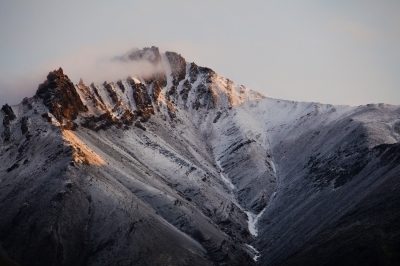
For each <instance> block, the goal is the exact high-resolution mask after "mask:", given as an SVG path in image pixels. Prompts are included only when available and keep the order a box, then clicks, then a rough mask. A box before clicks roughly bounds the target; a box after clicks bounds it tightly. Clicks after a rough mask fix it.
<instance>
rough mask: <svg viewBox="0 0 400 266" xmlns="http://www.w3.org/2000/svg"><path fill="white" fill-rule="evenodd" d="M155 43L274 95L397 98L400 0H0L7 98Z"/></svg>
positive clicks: (0, 58)
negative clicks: (59, 73) (57, 74)
mask: <svg viewBox="0 0 400 266" xmlns="http://www.w3.org/2000/svg"><path fill="white" fill-rule="evenodd" d="M151 45H155V46H158V47H159V48H160V49H161V50H164V51H165V50H172V51H176V52H178V53H181V54H182V55H183V56H184V57H185V58H186V59H187V60H188V61H195V62H196V63H197V64H199V65H203V66H208V67H211V68H213V69H214V70H215V71H216V72H218V73H219V74H221V75H223V76H225V77H228V78H230V79H232V80H233V81H235V82H236V83H238V84H244V85H246V86H248V87H250V88H252V89H255V90H258V91H260V92H262V93H263V94H265V95H266V96H270V97H275V98H283V99H289V100H299V101H317V102H323V103H333V104H350V105H359V104H366V103H379V102H385V103H392V104H400V1H398V0H393V1H389V0H376V1H370V0H359V1H357V0H335V1H327V0H325V1H323V0H320V1H311V0H304V1H300V0H299V1H294V0H292V1H285V0H276V1H268V0H262V1H251V0H249V1H234V0H202V1H198V0H197V1H194V0H193V1H192V0H169V1H167V0H163V1H162V0H159V1H155V0H145V1H133V0H130V1H128V0H126V1H124V0H119V1H118V0H113V1H101V0H80V1H71V0H70V1H65V0H64V1H58V0H35V1H29V0H26V1H21V0H0V104H3V103H4V102H9V103H11V104H16V103H18V102H20V101H21V100H22V98H23V97H25V96H32V95H33V94H34V92H35V91H36V88H37V85H38V83H39V82H40V81H41V80H43V79H44V77H45V76H46V74H47V73H48V72H49V71H50V70H52V69H53V68H55V67H58V66H62V67H63V68H64V71H65V72H66V73H67V74H70V76H71V78H73V81H75V82H76V81H77V79H78V78H79V77H78V76H82V77H85V76H86V74H85V73H83V72H86V71H91V70H89V69H88V68H89V67H92V68H96V64H95V63H94V62H98V59H99V58H103V57H105V56H109V55H119V54H123V53H125V52H126V51H127V50H130V49H131V48H135V47H137V48H142V47H145V46H151ZM80 73H81V74H82V75H80ZM121 78H123V77H121ZM89 82H90V81H89Z"/></svg>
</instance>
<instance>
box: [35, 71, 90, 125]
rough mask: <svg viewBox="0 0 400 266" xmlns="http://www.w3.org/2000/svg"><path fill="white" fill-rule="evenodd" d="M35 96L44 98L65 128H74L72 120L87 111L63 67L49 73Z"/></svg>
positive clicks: (45, 103) (44, 101)
mask: <svg viewBox="0 0 400 266" xmlns="http://www.w3.org/2000/svg"><path fill="white" fill-rule="evenodd" d="M35 96H36V97H38V98H41V99H42V100H43V103H44V105H46V106H47V108H48V109H49V111H50V112H51V113H52V114H53V115H54V117H55V118H56V119H57V120H58V121H59V122H60V123H61V124H62V125H63V126H65V128H73V127H74V125H73V123H72V121H73V120H75V119H76V118H77V117H78V114H79V113H80V112H85V111H87V107H86V106H85V105H84V104H83V103H82V100H81V98H80V97H79V94H78V93H77V91H76V88H75V86H74V84H73V83H72V82H71V80H70V79H69V78H68V76H67V75H65V74H64V73H63V70H62V68H59V69H58V70H54V71H52V72H50V73H49V74H48V75H47V79H46V80H45V81H44V82H43V83H42V84H40V85H39V88H38V90H37V92H36V95H35Z"/></svg>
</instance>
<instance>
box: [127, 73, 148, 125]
mask: <svg viewBox="0 0 400 266" xmlns="http://www.w3.org/2000/svg"><path fill="white" fill-rule="evenodd" d="M128 83H129V85H130V86H131V87H132V89H133V98H134V100H135V103H136V108H137V109H136V112H137V114H138V115H139V116H141V117H142V122H143V121H147V120H148V119H149V118H150V116H151V115H154V107H153V104H152V101H151V98H150V96H149V94H148V92H147V88H146V86H145V85H144V84H142V83H136V82H135V81H134V80H133V79H132V78H128Z"/></svg>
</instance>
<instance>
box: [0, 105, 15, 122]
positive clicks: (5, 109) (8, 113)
mask: <svg viewBox="0 0 400 266" xmlns="http://www.w3.org/2000/svg"><path fill="white" fill-rule="evenodd" d="M1 111H3V113H4V115H5V116H7V117H8V119H9V120H10V121H12V120H14V119H15V118H16V116H15V114H14V111H13V109H12V108H11V106H9V105H8V104H5V105H3V107H2V108H1Z"/></svg>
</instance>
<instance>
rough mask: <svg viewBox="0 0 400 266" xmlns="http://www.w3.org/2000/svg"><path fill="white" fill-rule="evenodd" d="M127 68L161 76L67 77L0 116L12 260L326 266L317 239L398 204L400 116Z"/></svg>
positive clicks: (189, 70) (150, 55)
mask: <svg viewBox="0 0 400 266" xmlns="http://www.w3.org/2000/svg"><path fill="white" fill-rule="evenodd" d="M121 60H149V62H150V63H152V64H154V65H155V66H157V67H155V69H159V68H160V66H161V67H162V69H164V70H165V71H161V72H160V71H156V72H155V73H154V74H153V75H150V76H147V77H128V78H125V79H121V80H117V81H107V82H104V83H102V84H86V83H85V82H84V81H80V82H79V83H78V84H76V85H74V84H72V83H71V81H70V80H69V79H68V77H67V76H66V75H64V73H63V71H62V70H61V69H60V70H57V71H53V72H51V73H50V74H49V76H48V78H47V80H46V81H45V82H44V83H43V84H41V85H40V86H39V89H38V92H37V93H36V95H35V97H33V98H30V99H25V100H24V101H23V102H22V103H21V104H19V105H17V106H13V107H9V106H4V107H3V109H2V112H0V122H1V123H0V132H1V134H2V137H1V140H0V143H1V148H0V159H1V161H2V164H1V165H0V200H1V202H2V203H1V204H0V212H1V213H2V214H3V215H2V216H1V217H0V244H1V245H0V255H1V256H0V257H1V258H2V259H3V258H5V260H6V261H14V262H16V263H18V264H21V265H110V264H111V265H131V264H134V265H189V264H191V265H192V264H194V265H252V264H254V263H261V264H262V265H279V264H284V263H292V264H298V263H299V262H303V261H306V262H307V263H317V264H318V261H324V259H326V258H328V257H330V256H331V255H332V253H329V252H327V251H326V250H324V251H325V253H323V252H320V253H321V254H323V256H322V255H321V256H320V257H318V256H316V260H308V261H307V260H305V259H304V258H308V257H307V255H304V254H308V253H306V252H310V254H312V252H313V251H314V250H317V249H318V248H319V245H318V243H320V242H321V241H322V240H321V237H322V234H323V233H325V234H328V235H329V237H331V236H338V235H339V236H340V232H342V231H340V232H339V231H336V230H335V228H336V227H333V229H332V226H334V225H335V223H338V222H339V221H341V219H344V217H346V215H349V214H350V213H352V212H353V211H354V208H355V207H356V206H359V205H361V206H364V205H365V199H366V198H368V197H373V196H371V195H373V193H376V191H377V190H379V191H380V192H382V193H385V194H386V195H387V197H392V196H393V195H395V192H396V191H397V190H396V189H397V188H398V181H397V180H396V177H398V176H399V172H400V169H399V155H398V149H399V148H398V147H399V144H398V143H399V140H400V109H399V107H397V106H388V105H368V106H360V107H348V106H332V105H323V104H317V103H299V102H290V101H284V100H275V99H270V98H266V97H264V96H262V95H261V94H259V93H256V92H254V91H251V90H249V89H247V88H245V87H244V86H237V85H235V84H234V83H233V82H232V81H230V80H228V79H226V78H223V77H220V76H219V75H217V74H216V73H215V72H214V71H213V70H211V69H208V68H204V67H199V66H197V65H196V64H194V63H187V62H186V61H185V60H184V59H183V58H182V57H181V56H180V55H178V54H176V53H172V52H167V53H165V54H160V53H159V51H158V49H157V48H155V47H152V48H146V49H143V50H138V51H135V52H133V53H131V54H128V55H127V56H125V57H122V58H121ZM121 78H123V77H121ZM389 181H390V182H392V183H393V184H394V186H389V188H387V186H384V185H386V183H387V182H389ZM390 189H392V190H390ZM393 197H394V198H395V200H397V198H396V196H393ZM373 199H377V203H376V206H380V205H379V204H384V203H383V201H382V200H381V199H380V198H379V197H378V198H377V197H373ZM363 204H364V205H363ZM374 206H375V205H374ZM376 206H375V207H376ZM364 208H366V209H367V211H368V210H369V209H368V207H364ZM390 211H391V212H392V213H394V219H398V217H399V215H398V210H397V208H392V209H390ZM357 219H358V220H362V219H365V220H366V221H367V222H371V221H369V220H368V216H367V215H363V214H360V215H359V216H357ZM350 221H352V220H351V219H350ZM341 224H342V225H343V224H346V222H342V223H341ZM389 224H392V220H390V223H389ZM374 225H375V226H376V227H377V228H380V227H379V226H380V224H379V223H375V224H374ZM337 227H338V228H339V226H337ZM329 230H330V231H329ZM396 230H397V229H396V228H394V229H391V230H389V231H390V233H394V232H398V231H396ZM326 232H328V233H326ZM358 236H359V233H358V231H355V232H354V233H353V234H351V238H352V239H353V240H354V239H356V240H357V237H358ZM322 239H324V238H322ZM385 239H386V238H385ZM396 239H397V238H396ZM353 240H352V241H350V242H349V241H348V242H346V243H350V244H349V245H350V246H355V247H357V245H358V244H359V241H358V242H357V241H356V240H354V241H353ZM385 241H386V240H385ZM361 242H362V241H361ZM389 242H390V241H389ZM389 242H388V243H389ZM335 243H336V242H335ZM368 243H369V242H368ZM388 243H387V241H386V242H385V245H387V246H389V247H390V248H393V247H395V245H394V246H393V244H392V242H390V243H389V244H388ZM368 247H370V246H368ZM332 250H335V251H336V249H335V246H334V245H333V246H332ZM328 251H329V250H328ZM301 252H305V253H304V254H303V253H301ZM49 254H51V255H49ZM296 254H297V255H296ZM342 254H343V256H344V257H343V258H345V259H346V258H347V255H346V253H342ZM378 255H379V256H378ZM378 255H377V256H375V257H379V258H381V257H385V256H383V255H382V256H381V254H378ZM296 256H298V257H296ZM385 258H386V257H385ZM331 261H333V260H331Z"/></svg>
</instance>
